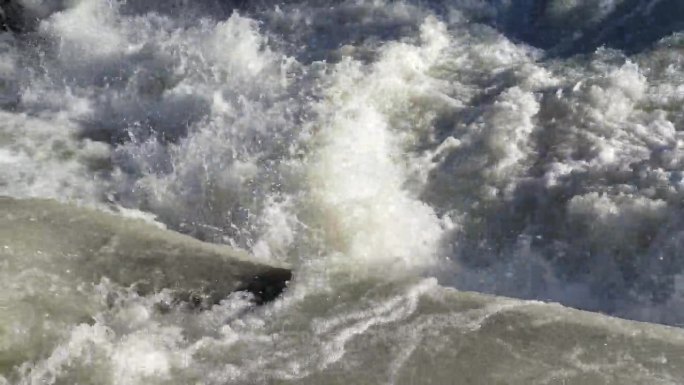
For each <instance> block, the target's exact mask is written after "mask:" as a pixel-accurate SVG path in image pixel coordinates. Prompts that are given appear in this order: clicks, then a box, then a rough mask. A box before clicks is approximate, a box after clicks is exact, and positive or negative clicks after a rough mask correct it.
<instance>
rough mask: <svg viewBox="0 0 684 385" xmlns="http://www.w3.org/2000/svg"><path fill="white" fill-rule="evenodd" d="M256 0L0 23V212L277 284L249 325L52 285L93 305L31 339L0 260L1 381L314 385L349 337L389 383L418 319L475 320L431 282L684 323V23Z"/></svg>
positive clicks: (646, 6)
mask: <svg viewBox="0 0 684 385" xmlns="http://www.w3.org/2000/svg"><path fill="white" fill-rule="evenodd" d="M257 3H258V4H257ZM257 3H254V4H246V3H241V2H232V3H231V2H226V1H218V0H217V1H213V0H206V1H205V0H203V1H195V2H192V1H182V0H177V1H176V0H174V1H143V0H127V1H118V0H109V1H103V0H74V1H40V0H21V1H17V2H16V3H15V5H13V7H15V8H12V9H10V8H8V6H5V5H3V6H4V7H5V11H3V12H4V13H3V15H5V14H7V15H12V14H13V13H12V12H14V13H19V14H20V16H16V15H15V17H18V19H17V20H19V21H17V24H20V26H15V25H12V26H11V27H12V28H10V29H13V30H11V31H6V32H0V195H5V196H10V197H14V198H29V197H38V198H51V199H55V200H57V201H62V202H72V203H78V204H80V205H84V206H89V207H95V208H98V209H100V210H105V211H120V210H121V209H120V208H125V209H126V211H125V212H127V213H128V214H127V215H135V216H149V217H154V218H155V220H156V221H157V222H159V223H160V224H163V226H166V227H168V228H169V229H172V230H176V231H178V232H181V233H184V234H188V235H190V236H192V237H195V238H197V239H200V240H203V241H208V242H214V243H223V244H228V245H231V246H233V247H237V248H242V249H245V250H247V251H249V252H250V254H251V255H252V256H253V258H254V259H255V260H258V261H262V262H273V263H279V264H280V263H286V264H288V265H290V266H292V267H293V271H294V276H295V278H294V279H293V280H292V281H291V282H290V286H289V288H288V290H287V292H286V293H285V295H284V296H283V297H282V298H281V299H279V300H277V301H275V302H274V303H272V304H269V305H268V306H265V307H263V308H259V309H256V310H250V312H248V315H247V316H244V314H245V309H251V304H250V303H249V301H247V300H246V299H245V298H243V297H240V296H234V297H230V298H227V299H226V300H225V301H224V302H221V304H220V305H217V306H215V307H213V308H211V309H210V310H207V311H204V312H201V313H187V312H185V311H184V310H183V309H182V308H180V307H179V308H178V309H172V310H171V311H170V312H168V313H164V314H160V313H159V312H157V311H155V309H156V306H157V305H156V304H158V303H159V302H160V301H164V300H165V298H166V297H165V296H168V295H169V293H166V292H158V293H154V294H150V295H147V296H141V295H139V294H138V293H136V292H135V291H134V290H131V289H130V288H128V287H121V286H118V285H116V284H114V283H112V282H109V281H106V280H103V281H101V282H92V283H89V284H85V285H83V286H82V287H79V288H78V291H79V293H77V295H76V293H74V294H73V295H74V296H78V298H88V301H92V302H93V303H101V302H102V301H105V302H106V301H108V298H112V297H113V296H114V297H116V298H117V301H116V303H114V304H110V305H111V306H109V307H108V308H107V310H105V311H102V312H100V313H98V314H96V315H94V316H93V317H91V319H88V320H84V321H83V322H81V321H73V322H72V323H69V324H62V323H58V322H57V321H54V322H55V323H54V324H51V320H49V319H41V318H40V317H41V316H40V314H34V313H35V312H34V310H33V309H32V308H31V307H30V306H27V307H21V308H20V309H19V310H17V309H18V308H17V307H16V306H15V305H13V304H15V303H21V302H22V301H28V302H30V301H32V300H34V299H35V298H40V301H41V302H40V303H44V302H46V301H47V302H49V301H50V299H49V295H47V294H44V293H43V292H39V290H37V288H38V287H44V285H43V283H44V282H48V281H50V279H54V282H56V284H55V285H53V286H52V289H51V290H53V291H54V292H56V293H60V294H59V295H60V296H69V295H72V294H69V292H67V291H60V287H59V284H58V282H60V279H61V278H59V279H58V277H56V276H55V275H54V274H55V273H54V272H52V271H48V270H47V269H43V268H41V266H35V267H34V269H32V270H31V271H26V272H23V273H22V274H18V273H17V271H13V270H11V269H10V268H8V267H6V268H5V269H4V271H3V269H0V277H1V278H2V279H1V280H0V322H4V324H1V323H0V384H5V383H7V384H9V383H12V384H14V383H16V384H36V383H54V384H57V383H69V384H71V383H98V384H108V383H112V384H114V383H116V384H143V383H144V384H153V383H179V384H180V383H204V384H213V383H216V384H219V383H281V382H288V381H305V382H307V381H308V382H309V383H316V378H317V377H316V376H317V375H319V374H320V373H327V372H326V370H328V371H329V370H333V371H334V370H340V371H344V366H345V365H347V366H349V367H351V368H353V367H354V365H355V364H359V362H356V361H354V359H353V358H351V359H350V358H349V357H350V354H348V352H349V351H352V350H354V349H353V348H350V346H356V345H354V343H357V342H354V341H357V340H356V338H363V336H366V335H368V336H374V337H369V338H379V339H383V338H388V341H389V340H391V341H390V342H387V346H388V348H387V349H388V350H387V351H386V354H389V356H388V357H387V365H386V369H387V370H385V371H383V370H384V369H383V370H378V373H376V374H377V376H378V377H377V378H375V377H374V378H370V377H366V378H365V379H364V380H359V381H365V382H364V383H397V381H399V380H397V378H399V377H401V376H399V374H398V373H399V372H400V371H401V370H403V369H402V367H404V362H405V361H406V360H409V357H410V356H411V354H412V351H413V350H415V349H423V347H422V346H423V345H421V343H420V341H421V339H422V338H427V337H425V336H426V335H429V333H430V331H429V330H430V328H433V327H434V328H435V330H442V329H441V328H443V327H444V328H446V329H448V328H450V327H455V328H456V329H458V330H461V328H465V329H464V330H466V329H467V330H471V329H468V328H471V327H474V326H468V325H471V323H472V322H474V323H477V322H479V321H477V320H478V319H481V318H480V317H481V316H482V315H481V314H480V313H479V311H475V312H474V313H473V314H471V313H468V314H467V315H462V317H465V318H463V319H462V318H458V317H457V316H454V317H455V318H453V319H450V318H449V317H448V316H446V315H444V314H446V313H444V314H441V315H439V316H434V317H433V315H431V314H432V313H429V312H428V313H425V316H424V317H423V316H421V314H423V313H421V312H422V311H423V310H424V309H423V306H428V307H430V306H432V305H430V304H432V303H433V302H435V301H436V302H438V303H442V302H444V303H449V301H450V299H449V298H451V297H450V295H451V294H444V293H450V292H443V291H442V290H443V289H442V287H441V286H446V287H455V288H458V289H464V290H476V291H481V292H486V293H491V294H498V295H506V296H511V297H518V298H525V299H537V300H545V301H557V302H560V303H562V304H564V305H568V306H573V307H578V308H581V309H587V310H592V311H600V312H604V313H608V314H612V315H616V316H620V317H624V318H629V319H635V320H640V321H650V322H657V323H664V324H669V325H675V326H676V325H682V324H684V275H682V270H683V269H684V257H682V255H681V251H680V250H681V248H682V246H683V242H684V223H683V222H682V218H683V216H682V215H683V214H684V211H683V208H682V204H681V202H682V199H683V198H684V184H683V183H684V182H683V180H684V179H683V176H684V174H683V171H684V163H683V162H684V156H683V154H684V152H682V146H683V143H684V137H682V129H683V128H684V109H683V107H682V106H684V56H683V52H684V35H682V33H681V32H677V31H678V30H679V29H682V23H683V22H682V17H681V16H677V15H678V13H677V10H679V9H680V8H681V7H680V6H679V5H677V4H675V2H672V1H656V0H654V1H631V0H621V1H618V0H614V1H586V2H564V1H553V0H550V1H546V2H534V1H525V2H519V3H516V2H507V1H485V0H482V1H452V2H439V1H434V2H421V1H408V0H407V1H397V2H394V1H384V0H373V1H362V0H346V1H329V2H328V1H301V2H287V3H275V2H268V1H263V2H257ZM540 4H542V5H540ZM668 7H669V8H668ZM678 7H679V8H678ZM10 11H12V12H10ZM672 14H674V16H673V15H672ZM682 14H684V13H682ZM521 15H522V16H521ZM586 15H592V16H591V17H587V16H586ZM3 17H5V16H3ZM640 17H641V18H643V17H648V18H651V20H654V21H653V23H652V29H648V28H651V26H648V27H644V28H646V29H644V28H642V27H643V26H642V19H640ZM522 21H525V23H522ZM620 31H622V32H620ZM630 31H634V32H633V33H632V32H630ZM618 35H619V36H618ZM539 36H546V38H544V39H541V38H540V37H539ZM616 36H618V37H619V38H618V37H616ZM136 213H137V214H136ZM3 242H5V243H6V244H4V243H3ZM10 245H11V240H0V247H3V246H10ZM1 263H2V261H0V266H3V265H1ZM7 266H9V265H7ZM27 275H28V276H30V277H31V278H30V280H27V278H26V277H27ZM32 280H35V281H32ZM31 282H34V283H33V284H32V283H31ZM438 283H439V284H438ZM33 285H35V286H33ZM440 285H441V286H440ZM69 290H71V289H69ZM60 298H61V297H60ZM426 298H428V299H426ZM60 301H61V300H60ZM426 301H427V302H426ZM478 301H479V300H478ZM483 301H484V300H483ZM476 302H477V301H476ZM504 302H505V301H504ZM425 303H428V305H424V304H425ZM478 303H479V302H478ZM483 303H484V302H483ZM497 303H498V302H497ZM483 306H484V310H482V312H484V313H487V314H488V312H489V311H490V310H491V311H492V312H493V313H492V314H498V313H497V312H498V311H499V310H500V309H499V308H497V310H492V309H490V308H489V307H487V306H485V305H483ZM492 306H494V307H496V306H498V305H496V306H495V305H492ZM511 306H513V305H511ZM516 306H517V305H516ZM10 309H12V310H10ZM3 317H4V318H3ZM416 317H417V318H416ZM484 317H485V318H486V316H484ZM461 321H463V323H462V324H459V322H461ZM59 322H61V321H59ZM7 325H14V326H7ZM397 325H398V326H397ZM402 325H403V326H402ZM411 325H413V326H411ZM416 325H419V326H416ZM3 327H4V329H3ZM384 327H387V328H395V327H396V328H398V329H399V330H400V332H398V333H400V335H399V336H398V337H396V339H393V338H394V337H392V338H390V337H389V335H391V333H389V332H388V334H387V335H385V334H384V333H380V334H377V333H378V332H377V330H383V328H384ZM31 328H33V329H31ZM41 328H43V329H46V330H47V329H49V330H52V331H54V332H55V333H57V335H58V336H57V337H55V338H54V339H51V340H50V341H52V342H50V343H49V344H48V343H47V342H45V341H41V340H40V339H32V341H34V342H35V343H36V344H37V345H36V346H31V347H27V348H26V350H27V351H29V350H30V351H31V352H34V351H37V352H40V353H39V354H38V353H36V355H35V357H33V356H32V358H31V359H27V360H26V361H25V362H22V364H20V365H15V364H14V363H13V364H12V365H13V366H12V367H11V368H5V367H3V362H10V361H11V362H14V360H10V359H7V360H5V361H3V356H8V357H11V356H14V355H21V354H24V353H25V352H24V353H22V352H15V351H3V350H2V349H3V346H13V349H14V347H16V346H17V345H16V344H15V345H13V344H12V343H7V344H5V345H2V344H3V339H7V341H9V340H10V339H11V338H13V337H12V336H13V335H14V334H13V333H15V334H16V333H18V334H16V335H15V337H16V336H19V335H20V334H21V333H35V330H41ZM446 329H444V330H446ZM32 330H33V331H32ZM388 330H389V329H388ZM473 330H474V329H473ZM51 333H52V332H51ZM425 333H427V334H425ZM445 333H446V332H445ZM627 334H628V333H627ZM19 340H20V339H19V337H17V341H19ZM55 341H56V342H55ZM430 341H432V342H431V343H434V344H437V345H439V343H438V341H434V340H433V339H431V340H430ZM451 342H452V343H454V344H457V343H458V342H457V341H451ZM373 343H374V344H375V345H373V346H376V345H378V344H379V345H382V344H381V343H379V342H378V341H375V340H374V341H373ZM411 346H412V347H413V348H409V347H411ZM357 349H358V346H357ZM444 349H446V348H445V347H444V346H442V347H439V346H437V347H435V352H438V351H443V350H444ZM360 350H363V349H360ZM494 350H496V349H494ZM373 351H374V352H379V351H382V349H381V348H377V349H375V350H373ZM26 354H28V353H26ZM31 354H33V353H31ZM378 354H380V353H378ZM426 354H427V353H426ZM577 354H578V355H579V354H580V353H577ZM428 355H429V354H428ZM351 356H353V354H352V355H351ZM390 356H391V357H390ZM575 358H576V357H575ZM575 358H572V359H570V358H568V360H569V361H567V362H575V361H572V360H573V359H575ZM654 359H655V358H654ZM349 360H351V361H349ZM409 361H410V360H409ZM628 361H629V360H627V361H624V362H622V361H620V362H622V363H621V364H617V363H615V362H613V363H612V364H611V363H607V364H606V365H607V366H606V367H612V368H617V367H621V366H620V365H622V364H624V365H626V366H625V367H629V364H628V363H625V362H628ZM355 362H356V363H355ZM383 362H384V361H383ZM336 365H338V366H336ZM339 365H341V368H340V367H339ZM379 365H380V364H379ZM573 365H574V364H573ZM582 365H588V364H585V363H582ZM582 365H579V364H578V366H577V368H578V369H577V370H578V373H584V372H582V370H585V369H586V367H584V366H582ZM610 365H614V366H610ZM615 365H617V366H615ZM383 367H384V366H383ZM580 367H582V368H584V369H581V368H580ZM331 368H332V369H331ZM335 368H337V369H335ZM587 370H588V369H587ZM615 370H617V369H615ZM649 370H650V369H644V370H643V371H641V372H638V371H637V372H638V373H641V374H633V376H637V377H633V378H642V379H644V380H647V379H648V380H651V379H653V378H656V377H657V376H655V375H654V374H653V373H654V372H652V371H649ZM611 373H612V372H611ZM630 373H631V372H630ZM635 373H636V372H635ZM644 373H645V374H644ZM563 375H567V376H571V375H574V374H572V373H570V374H568V373H565V374H563ZM582 375H584V374H582ZM639 375H641V376H643V377H638V376H639ZM3 376H4V377H3ZM397 376H399V377H397ZM447 377H448V376H447ZM666 377H667V376H665V377H662V378H661V377H658V378H660V379H662V381H661V382H652V383H663V384H665V383H673V384H674V383H676V381H678V380H677V379H676V378H669V377H668V378H666ZM325 378H327V377H325ZM402 378H404V380H401V381H408V380H407V379H406V378H407V377H402ZM520 378H521V379H520V381H525V378H524V377H520ZM558 378H561V377H558ZM567 378H574V380H575V381H581V379H582V378H584V379H587V378H590V377H581V376H580V377H567ZM328 380H329V379H328ZM340 381H342V380H340ZM401 381H399V382H401ZM540 381H541V380H540ZM548 381H551V377H549V379H548ZM587 381H589V380H587ZM637 381H638V380H637ZM668 381H671V382H668ZM326 383H329V382H326ZM359 383H360V382H359ZM416 383H420V381H418V380H416ZM476 383H477V382H476ZM520 383H524V382H520ZM540 383H552V382H540ZM586 383H589V382H586ZM597 383H601V382H597Z"/></svg>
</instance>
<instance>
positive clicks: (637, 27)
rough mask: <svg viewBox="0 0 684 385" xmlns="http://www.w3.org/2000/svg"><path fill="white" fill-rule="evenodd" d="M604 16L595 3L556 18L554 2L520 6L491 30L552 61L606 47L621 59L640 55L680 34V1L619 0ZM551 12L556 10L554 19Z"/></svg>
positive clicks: (683, 5)
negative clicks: (542, 52) (622, 55)
mask: <svg viewBox="0 0 684 385" xmlns="http://www.w3.org/2000/svg"><path fill="white" fill-rule="evenodd" d="M613 3H617V5H615V6H614V8H613V9H612V10H609V11H607V12H606V14H605V15H602V16H601V15H600V14H599V15H597V13H599V12H600V7H601V6H600V2H599V1H598V0H597V1H585V2H581V3H579V5H576V6H575V7H574V8H573V9H570V10H567V11H565V12H558V11H557V9H558V8H559V7H560V5H559V4H560V1H559V0H537V1H533V2H519V3H516V5H515V6H511V7H510V9H507V10H504V11H503V12H502V13H500V14H499V15H498V17H497V18H496V20H495V21H494V23H493V24H494V26H495V27H497V28H498V29H499V30H501V31H502V32H503V33H504V34H506V35H508V36H510V37H512V38H513V39H515V40H520V41H523V42H525V43H528V44H530V45H532V46H535V47H539V48H543V49H546V50H548V52H549V54H550V55H551V56H557V57H567V56H572V55H575V54H582V53H590V52H593V51H595V50H596V49H597V48H599V47H602V46H605V47H609V48H615V49H620V50H622V51H624V52H625V53H626V54H634V53H639V52H641V51H643V50H645V49H648V48H649V47H651V46H652V45H653V43H655V42H657V41H658V40H660V39H662V38H663V37H666V36H668V35H671V34H672V33H674V32H677V31H680V30H684V2H683V1H681V0H660V1H655V0H623V1H621V2H620V1H614V2H613ZM554 10H556V12H555V14H554Z"/></svg>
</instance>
